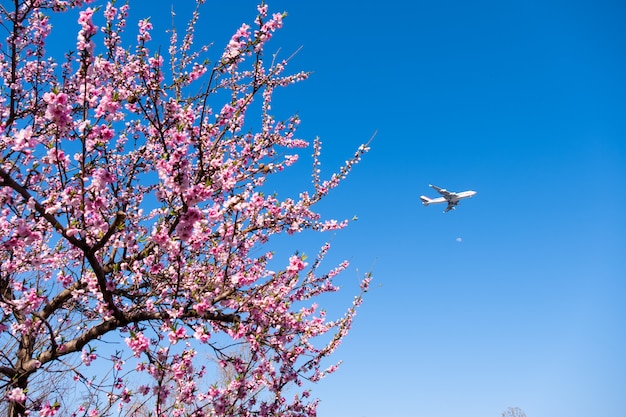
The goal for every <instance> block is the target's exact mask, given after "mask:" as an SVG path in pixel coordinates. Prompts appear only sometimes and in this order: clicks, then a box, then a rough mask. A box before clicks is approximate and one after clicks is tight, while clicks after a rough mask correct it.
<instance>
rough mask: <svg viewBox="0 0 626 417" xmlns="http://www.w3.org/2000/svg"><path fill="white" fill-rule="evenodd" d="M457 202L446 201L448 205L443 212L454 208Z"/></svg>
mask: <svg viewBox="0 0 626 417" xmlns="http://www.w3.org/2000/svg"><path fill="white" fill-rule="evenodd" d="M456 204H457V203H453V202H448V207H446V209H445V211H444V213H447V212H449V211H450V210H454V206H456Z"/></svg>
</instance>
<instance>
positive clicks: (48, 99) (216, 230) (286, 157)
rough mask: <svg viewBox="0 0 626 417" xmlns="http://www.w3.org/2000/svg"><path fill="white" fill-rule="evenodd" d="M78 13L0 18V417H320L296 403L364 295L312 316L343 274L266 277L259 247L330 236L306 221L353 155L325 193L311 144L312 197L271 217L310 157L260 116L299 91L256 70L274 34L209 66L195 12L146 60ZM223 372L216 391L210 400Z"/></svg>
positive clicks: (146, 36) (120, 36)
mask: <svg viewBox="0 0 626 417" xmlns="http://www.w3.org/2000/svg"><path fill="white" fill-rule="evenodd" d="M9 3H11V6H10V7H9V5H8V4H9ZM83 3H90V2H89V1H81V0H65V1H61V0H14V1H12V2H2V4H1V5H0V18H1V24H2V30H4V31H5V36H4V41H3V42H2V44H1V46H0V48H1V51H2V53H1V54H0V77H1V78H2V83H1V85H0V91H1V93H0V262H1V270H0V346H1V352H0V399H1V400H2V401H1V402H2V404H3V407H5V409H6V411H7V414H8V415H10V416H12V417H16V416H21V415H31V416H36V415H39V416H52V415H55V414H62V415H73V416H105V415H153V416H170V415H172V416H180V415H190V416H191V415H193V416H226V415H228V416H278V415H281V416H283V415H289V416H313V415H315V410H316V405H317V400H315V399H313V398H309V396H310V393H309V391H308V390H307V387H306V386H303V385H304V383H305V382H306V381H317V380H318V379H320V378H321V377H323V376H324V375H325V374H327V373H328V372H332V371H333V370H334V369H335V366H333V365H331V366H330V367H327V366H328V364H327V363H326V361H325V360H324V359H325V358H326V357H328V356H329V355H330V354H331V353H332V352H333V350H334V349H335V348H336V347H337V346H338V344H339V343H340V341H341V340H342V338H343V337H344V336H345V335H346V332H347V331H348V329H349V327H350V325H351V323H352V320H353V317H354V314H355V308H356V307H357V306H358V305H359V304H360V302H361V297H362V293H363V292H364V291H366V289H367V286H368V283H369V279H370V278H369V276H367V275H366V276H365V277H363V280H362V283H361V293H360V294H359V295H358V296H357V297H355V301H354V303H353V305H351V306H346V307H347V311H346V314H345V315H343V316H342V317H339V318H338V319H335V320H330V319H327V318H326V317H325V314H324V311H323V310H320V309H319V308H318V307H317V305H316V303H315V302H314V301H315V300H314V299H315V298H316V297H317V296H319V295H321V294H323V293H327V292H332V291H336V290H337V287H336V285H335V284H334V281H333V279H334V277H335V275H336V274H337V273H339V272H341V271H342V270H344V269H345V268H346V267H347V263H345V262H344V263H341V264H339V265H338V266H336V267H334V268H331V269H326V270H324V269H322V266H321V265H320V263H321V260H322V258H323V257H324V255H325V254H326V253H327V251H328V249H329V246H328V245H324V246H323V247H322V248H321V250H320V252H319V254H318V256H316V257H314V258H313V259H312V260H310V261H309V262H310V264H307V262H306V261H305V258H304V256H301V255H298V254H297V253H296V254H295V255H293V256H291V257H285V259H278V257H276V258H274V259H272V257H273V254H274V253H273V252H272V251H271V250H270V249H268V247H267V246H268V243H269V242H268V240H269V238H270V237H271V236H272V235H275V234H281V233H287V234H294V233H298V232H301V231H304V230H315V231H325V230H330V229H337V228H342V227H344V226H345V225H346V222H345V221H343V222H336V221H334V220H324V219H322V218H321V217H320V215H319V214H317V213H316V212H315V211H314V210H313V207H314V205H315V204H316V203H318V202H319V201H320V200H321V199H323V198H324V197H325V196H326V195H327V194H328V192H329V191H330V190H331V189H332V188H334V187H336V186H337V185H338V183H339V182H340V181H341V180H342V179H343V178H344V177H345V175H347V174H348V172H349V171H350V169H351V168H352V166H353V165H354V164H355V163H357V162H358V161H359V159H360V157H361V156H362V154H363V153H364V152H366V151H367V146H365V145H364V146H361V147H360V148H359V149H358V150H357V152H356V153H355V155H354V156H353V157H352V158H351V159H350V160H348V161H347V162H346V164H345V165H344V166H343V167H341V168H340V169H339V170H338V172H337V173H336V174H333V175H332V176H330V177H329V178H328V179H327V180H325V179H324V178H323V176H322V175H321V174H320V170H319V154H320V146H321V145H320V143H319V141H317V140H315V141H314V143H313V174H312V185H310V186H309V188H310V189H309V191H302V192H301V193H300V194H299V197H298V198H297V199H293V198H284V197H283V198H281V196H280V195H278V194H276V193H274V191H273V190H272V189H270V188H269V187H268V185H267V184H266V179H267V178H268V177H270V176H272V175H280V174H279V173H280V172H281V171H283V170H284V169H286V168H288V167H289V166H290V165H292V164H293V163H295V162H296V160H297V155H298V148H303V147H306V146H308V144H307V143H306V142H305V141H303V140H301V139H298V138H297V137H296V135H295V132H296V128H297V126H298V118H297V117H296V116H293V117H290V118H288V119H286V120H277V119H276V118H275V117H273V116H272V113H271V102H272V95H273V92H274V91H275V90H276V89H278V88H282V87H285V86H287V85H289V84H292V83H295V82H298V81H301V80H304V79H305V78H307V74H306V73H302V72H300V73H291V74H290V73H288V72H287V71H286V64H287V62H286V61H281V60H279V59H277V58H276V56H272V57H271V59H266V58H267V57H266V55H265V54H264V50H265V48H266V44H267V42H268V41H269V40H270V38H271V37H272V35H273V33H274V32H275V31H276V30H277V29H279V28H280V27H281V25H282V20H283V18H284V15H283V14H270V13H268V8H267V6H266V5H263V4H262V5H260V6H259V7H258V17H257V18H256V20H255V21H254V22H253V23H251V25H247V24H243V25H242V26H241V27H240V28H239V29H238V30H237V31H236V32H235V34H234V35H233V36H232V38H231V40H230V42H229V43H228V45H227V46H226V48H225V49H224V50H223V53H220V54H218V55H217V56H216V58H215V59H214V60H213V61H209V60H208V59H207V58H206V56H208V55H207V54H208V52H209V51H208V48H206V47H194V46H193V39H194V27H195V26H196V22H197V19H198V13H197V10H198V9H196V12H194V14H193V16H192V18H191V20H190V22H189V25H188V26H187V29H186V31H184V33H182V36H181V39H179V37H178V33H177V31H176V30H174V29H172V31H171V32H170V44H169V50H168V51H167V53H165V52H164V53H161V52H160V48H159V45H152V43H153V41H151V30H152V25H151V23H150V21H149V20H141V21H139V23H138V29H137V36H136V39H135V37H134V36H133V38H132V39H131V41H125V39H128V38H127V36H128V35H125V34H124V28H125V27H126V21H127V19H128V13H129V7H128V5H122V6H118V5H116V4H115V2H112V3H108V4H106V5H102V6H101V7H94V8H84V7H86V6H83ZM200 3H201V1H200V0H198V7H199V6H200ZM75 8H83V9H82V11H80V15H79V18H78V25H77V35H78V36H77V42H76V44H75V45H73V44H72V45H68V49H74V52H68V53H67V54H66V56H65V57H64V58H62V59H57V60H55V59H53V57H50V56H48V54H49V51H47V50H46V43H47V39H48V36H49V34H50V33H51V30H53V28H52V25H51V23H50V19H51V16H53V14H54V13H60V12H64V11H67V10H71V9H75ZM210 364H216V367H217V369H213V368H211V366H210ZM219 368H222V370H223V371H224V370H226V371H227V374H228V375H230V376H229V377H228V378H227V379H223V380H222V381H221V382H214V381H215V378H216V375H219ZM217 379H218V380H219V378H217ZM69 386H72V390H71V392H75V386H80V387H82V388H80V389H79V390H78V391H76V392H77V394H75V395H67V392H68V391H64V387H65V388H66V387H69ZM288 387H292V388H288Z"/></svg>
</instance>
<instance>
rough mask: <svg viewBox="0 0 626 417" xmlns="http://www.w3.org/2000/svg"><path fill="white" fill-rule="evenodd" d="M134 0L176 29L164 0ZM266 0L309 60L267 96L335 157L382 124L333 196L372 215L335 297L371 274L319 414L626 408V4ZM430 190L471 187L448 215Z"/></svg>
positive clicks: (578, 414)
mask: <svg viewBox="0 0 626 417" xmlns="http://www.w3.org/2000/svg"><path fill="white" fill-rule="evenodd" d="M130 3H131V6H132V7H133V9H134V12H133V14H132V16H131V17H139V16H144V15H150V16H152V19H153V22H154V23H155V26H156V27H157V28H158V27H159V24H162V25H164V26H162V27H163V28H165V27H167V25H169V22H170V17H169V4H170V2H169V1H159V2H157V3H158V4H159V8H158V10H156V9H155V8H154V4H155V3H154V2H146V1H143V0H141V1H139V0H133V1H131V2H130ZM179 3H180V4H177V5H176V10H177V18H178V17H181V23H180V25H179V26H180V28H181V29H182V28H184V24H183V20H182V17H184V16H186V15H185V13H186V9H185V6H186V5H188V4H191V2H179ZM182 3H185V4H182ZM254 4H255V3H254V2H252V1H249V0H241V1H237V2H217V1H212V0H209V1H207V5H206V6H205V7H204V9H203V10H204V15H203V17H202V19H201V30H200V31H199V32H198V34H197V38H198V40H203V41H206V42H214V43H215V48H217V50H219V51H221V50H222V47H223V45H225V42H226V41H227V39H228V38H229V37H230V35H231V34H232V32H233V31H234V30H235V29H236V28H237V27H238V26H239V24H240V23H241V22H243V21H251V19H252V18H253V17H254V15H255V8H254ZM268 4H269V6H270V10H271V11H285V10H286V11H287V12H288V13H289V15H288V17H287V19H286V20H285V27H284V29H283V30H282V31H281V32H280V33H279V34H278V35H277V36H276V38H275V39H274V40H273V42H272V43H271V44H270V51H271V50H272V48H282V49H281V54H285V55H289V54H290V53H291V52H293V51H295V50H296V49H297V48H298V47H300V46H303V49H302V50H301V51H300V52H299V53H298V55H297V56H296V57H295V58H294V59H293V61H292V63H291V69H292V70H293V71H296V70H310V71H313V74H312V76H311V78H310V79H309V80H308V81H306V82H305V83H303V84H300V85H297V86H294V87H292V88H289V89H287V90H285V91H284V92H280V93H279V94H277V96H276V105H275V109H276V111H277V112H279V113H281V112H283V114H285V115H286V114H290V113H292V112H298V113H299V115H300V117H301V119H302V127H301V129H300V135H301V136H302V137H304V138H308V139H312V138H314V137H315V136H320V137H321V138H322V140H323V142H324V149H323V152H324V153H323V167H324V168H326V169H328V170H329V171H331V170H332V169H333V168H335V167H338V166H339V165H340V164H341V163H342V161H343V160H345V159H346V158H347V157H349V156H350V155H352V153H353V151H354V150H355V149H356V147H357V146H358V145H359V144H360V143H362V142H365V141H367V140H368V138H369V137H370V136H371V135H372V134H373V133H374V131H378V134H377V136H376V138H375V140H374V141H373V142H372V144H371V148H372V150H371V152H370V153H369V154H368V155H367V156H366V157H365V158H364V160H363V161H362V163H361V164H359V165H358V166H357V167H356V169H355V170H354V172H353V173H352V174H351V176H350V177H349V178H348V180H347V181H346V182H345V183H344V184H343V185H342V186H341V187H340V188H339V189H337V190H335V192H333V193H332V194H331V196H330V197H329V199H328V200H327V201H326V202H325V203H324V204H323V205H322V206H321V210H322V212H323V213H325V214H328V215H329V216H331V215H332V216H335V217H339V218H343V217H352V215H354V214H356V215H358V217H359V220H358V221H357V222H355V223H353V224H352V225H351V226H350V227H349V228H348V229H346V230H344V231H341V232H340V233H337V234H336V235H334V236H331V237H332V243H333V249H332V257H336V258H334V259H338V260H340V259H343V258H345V257H347V258H349V259H350V260H351V271H349V272H348V273H346V274H344V275H342V276H340V282H341V283H342V284H344V286H345V291H344V294H342V295H341V296H340V298H338V299H335V301H334V303H336V304H333V305H330V306H329V309H331V310H332V309H334V308H337V311H339V308H340V307H342V306H343V305H345V304H346V303H349V300H350V299H351V296H352V295H353V293H354V291H355V288H356V285H357V284H356V283H357V279H356V277H357V274H356V272H354V271H355V269H356V268H358V269H359V271H360V272H361V273H362V272H365V271H368V270H370V269H371V270H372V271H373V273H374V277H375V281H374V283H373V288H372V290H371V291H370V292H369V293H368V295H367V298H366V301H365V304H364V305H363V307H362V309H361V310H360V312H359V316H358V320H357V321H356V323H355V326H354V328H353V332H352V333H351V334H350V335H349V336H348V338H347V339H346V340H345V342H344V344H343V345H342V347H341V348H340V350H339V351H338V357H339V358H341V359H343V360H344V364H343V366H342V367H341V368H340V370H339V371H338V372H337V373H336V374H334V375H332V376H330V377H329V378H327V379H325V380H323V381H322V382H321V383H320V384H318V385H317V386H316V387H315V391H314V393H315V394H316V395H318V396H320V397H321V398H322V403H321V405H320V408H319V415H320V417H377V416H380V417H382V416H385V417H386V416H422V417H456V416H461V415H462V416H466V417H487V416H496V417H498V416H500V413H501V412H502V411H503V410H505V409H506V408H507V407H508V406H518V407H520V408H522V409H523V410H524V411H525V412H526V414H527V416H528V417H555V416H568V417H589V416H603V417H618V416H622V415H623V409H624V398H626V388H625V387H626V326H625V321H626V273H625V270H626V256H624V252H625V249H626V237H625V232H626V221H625V216H624V214H623V213H624V206H625V205H626V193H625V186H626V76H625V75H624V74H626V29H625V26H624V19H625V18H626V6H624V4H623V3H622V2H619V1H609V0H596V1H576V0H570V1H552V0H544V1H535V0H529V1H525V2H512V1H495V0H485V1H475V2H466V1H459V0H449V1H446V2H441V1H437V2H436V1H421V0H415V1H411V2H408V1H387V2H374V1H370V0H362V1H359V2H356V1H354V2H352V1H345V2H334V1H333V2H331V1H317V2H296V1H292V2H289V1H284V0H282V1H270V2H268ZM131 20H132V19H131ZM164 45H165V44H164ZM164 47H165V46H164ZM307 171H308V165H305V166H304V167H303V168H302V172H303V173H304V172H307ZM329 171H327V172H329ZM302 178H303V179H304V187H306V186H308V183H307V182H306V181H307V180H306V177H302ZM289 181H296V179H295V177H290V179H289ZM294 184H296V185H297V183H295V182H294ZM428 184H436V185H439V186H441V187H445V188H448V189H449V190H453V191H462V190H466V189H473V190H476V191H478V194H477V195H476V196H475V197H474V198H473V199H471V200H465V201H463V202H462V203H461V205H460V207H459V208H458V209H457V210H456V211H454V212H450V213H447V214H445V215H444V214H443V213H442V209H443V207H441V206H430V207H423V206H421V204H420V201H419V196H420V195H421V194H426V195H431V196H434V192H433V190H431V189H429V188H428ZM323 238H326V236H324V237H323ZM457 238H460V240H461V241H460V242H459V241H458V240H459V239H457ZM309 243H310V242H309ZM297 248H298V247H297V245H295V243H294V249H297ZM316 249H317V248H316V247H315V246H312V247H311V248H309V249H308V251H309V252H313V253H314V252H315V251H316ZM341 280H343V281H341ZM341 297H343V298H341Z"/></svg>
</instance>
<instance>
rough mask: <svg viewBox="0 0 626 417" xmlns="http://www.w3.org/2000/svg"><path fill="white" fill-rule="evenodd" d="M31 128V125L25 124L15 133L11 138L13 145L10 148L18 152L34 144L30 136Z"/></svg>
mask: <svg viewBox="0 0 626 417" xmlns="http://www.w3.org/2000/svg"><path fill="white" fill-rule="evenodd" d="M32 135H33V128H32V127H31V126H27V127H26V128H24V129H21V130H20V131H19V132H17V133H16V134H15V137H14V138H13V146H12V147H11V149H13V150H14V151H17V152H20V151H24V150H25V149H27V148H32V147H34V146H35V143H36V142H35V140H33V138H32Z"/></svg>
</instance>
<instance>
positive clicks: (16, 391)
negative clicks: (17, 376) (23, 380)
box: [7, 388, 26, 403]
mask: <svg viewBox="0 0 626 417" xmlns="http://www.w3.org/2000/svg"><path fill="white" fill-rule="evenodd" d="M7 400H9V401H13V402H16V403H23V402H24V401H26V394H24V390H23V389H21V388H13V389H12V390H11V392H10V393H9V395H8V396H7Z"/></svg>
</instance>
